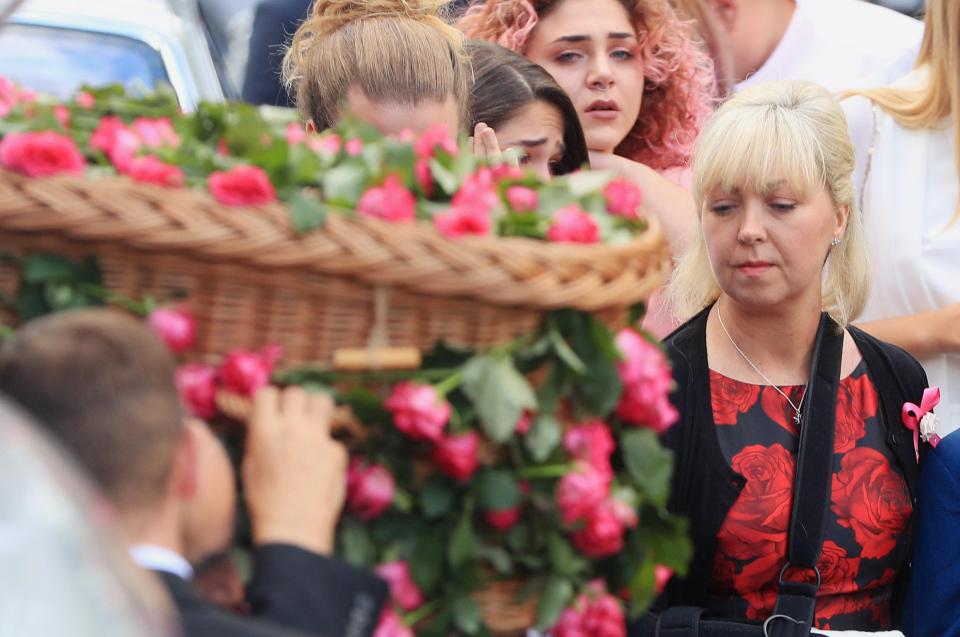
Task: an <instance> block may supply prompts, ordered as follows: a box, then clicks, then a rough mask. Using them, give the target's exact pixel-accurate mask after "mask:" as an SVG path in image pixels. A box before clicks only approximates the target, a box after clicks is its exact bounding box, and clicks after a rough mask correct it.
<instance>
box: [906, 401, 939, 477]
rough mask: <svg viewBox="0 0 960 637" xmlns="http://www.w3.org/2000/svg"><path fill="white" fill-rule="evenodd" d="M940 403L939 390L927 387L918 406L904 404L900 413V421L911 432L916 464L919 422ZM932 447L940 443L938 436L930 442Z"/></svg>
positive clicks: (918, 455)
mask: <svg viewBox="0 0 960 637" xmlns="http://www.w3.org/2000/svg"><path fill="white" fill-rule="evenodd" d="M939 402H940V388H939V387H927V388H926V389H924V390H923V398H921V399H920V406H919V407H917V406H916V405H914V404H913V403H904V404H903V411H901V412H900V419H901V420H902V421H903V426H904V427H906V428H907V429H909V430H910V431H912V432H913V452H914V454H915V455H916V456H917V462H920V421H921V420H923V417H924V416H926V415H927V414H928V413H930V411H931V410H932V409H933V408H934V407H936V406H937V403H939ZM930 442H931V444H933V446H934V447H936V446H937V443H938V442H940V438H939V436H937V435H936V434H934V436H933V438H931V440H930Z"/></svg>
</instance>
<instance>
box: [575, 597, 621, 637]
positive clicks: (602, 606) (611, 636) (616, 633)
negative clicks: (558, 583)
mask: <svg viewBox="0 0 960 637" xmlns="http://www.w3.org/2000/svg"><path fill="white" fill-rule="evenodd" d="M582 625H583V628H584V630H585V631H586V633H587V634H588V635H592V636H593V637H626V635H627V622H626V619H625V618H624V615H623V607H622V606H621V605H620V602H618V601H617V599H616V598H615V597H614V596H613V595H610V594H607V593H604V594H602V595H599V596H598V597H597V598H596V599H594V600H593V601H592V602H591V603H589V604H587V606H586V610H585V611H584V613H583V624H582Z"/></svg>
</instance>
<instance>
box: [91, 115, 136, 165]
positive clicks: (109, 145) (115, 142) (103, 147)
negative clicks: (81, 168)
mask: <svg viewBox="0 0 960 637" xmlns="http://www.w3.org/2000/svg"><path fill="white" fill-rule="evenodd" d="M90 147H91V148H93V149H96V150H100V151H102V152H103V153H104V154H105V155H106V156H107V159H109V160H110V163H111V164H113V166H114V168H116V169H117V170H118V171H121V172H123V171H126V170H127V169H128V168H129V167H130V164H131V163H132V162H133V158H134V155H136V153H137V151H138V150H139V149H140V138H139V137H137V135H136V134H135V133H134V132H133V131H131V130H130V129H129V128H127V126H126V125H125V124H124V123H123V120H121V119H120V118H119V117H117V116H116V115H108V116H106V117H103V118H101V119H100V122H99V123H98V124H97V128H96V130H94V131H93V134H92V135H91V136H90Z"/></svg>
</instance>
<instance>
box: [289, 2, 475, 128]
mask: <svg viewBox="0 0 960 637" xmlns="http://www.w3.org/2000/svg"><path fill="white" fill-rule="evenodd" d="M445 4H446V3H445V2H443V0H366V1H365V2H355V1H353V0H317V2H315V3H314V5H313V8H312V10H311V12H310V15H309V17H308V18H307V19H306V20H305V21H304V22H303V24H301V25H300V28H298V29H297V32H296V33H295V34H294V36H293V41H292V42H291V44H290V47H289V49H288V51H287V53H286V56H285V57H284V61H283V77H284V83H285V84H286V86H287V90H288V91H289V92H290V94H291V95H295V96H296V105H297V108H298V110H299V111H300V115H301V117H302V118H303V120H304V122H305V125H306V128H307V130H308V131H311V132H313V131H321V130H324V129H326V128H329V127H330V126H332V125H333V124H334V123H335V122H336V120H337V119H338V118H339V117H340V115H341V114H343V113H345V112H349V113H351V114H352V115H353V116H354V117H356V118H358V119H360V120H362V121H366V122H368V123H371V124H373V125H374V126H376V127H377V128H379V129H380V130H381V131H382V132H383V133H392V134H396V133H400V132H401V131H403V130H405V129H409V130H412V131H413V132H415V133H421V132H423V131H424V130H426V129H427V128H428V127H429V126H430V124H431V123H434V122H442V123H444V124H446V125H447V128H448V129H449V130H450V131H451V132H455V131H457V130H459V128H460V126H461V125H462V123H463V122H465V121H466V111H467V105H468V82H469V77H470V72H469V61H468V58H467V56H466V53H465V52H464V50H463V36H462V35H461V34H460V32H459V31H457V30H456V29H455V28H453V27H452V26H450V25H448V24H447V23H446V22H444V20H443V19H442V18H441V17H440V11H441V9H442V7H443V6H444V5H445Z"/></svg>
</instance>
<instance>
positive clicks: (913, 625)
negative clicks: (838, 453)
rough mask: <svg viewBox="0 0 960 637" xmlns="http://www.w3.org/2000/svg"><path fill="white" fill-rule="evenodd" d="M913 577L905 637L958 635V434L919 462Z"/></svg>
mask: <svg viewBox="0 0 960 637" xmlns="http://www.w3.org/2000/svg"><path fill="white" fill-rule="evenodd" d="M920 465H921V467H920V495H919V498H918V499H919V506H918V508H917V511H916V540H915V543H914V552H913V577H912V578H911V580H910V587H909V593H908V595H907V603H906V604H905V605H904V617H903V632H904V633H905V634H906V635H908V637H953V636H956V635H960V541H958V539H957V537H958V530H960V433H957V432H954V433H951V434H950V435H948V436H947V437H945V438H944V439H943V440H941V441H940V444H939V445H938V446H937V448H936V449H930V450H929V451H928V453H927V455H926V457H924V458H922V459H921V461H920Z"/></svg>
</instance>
